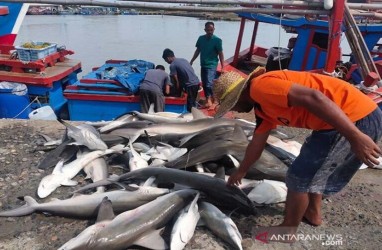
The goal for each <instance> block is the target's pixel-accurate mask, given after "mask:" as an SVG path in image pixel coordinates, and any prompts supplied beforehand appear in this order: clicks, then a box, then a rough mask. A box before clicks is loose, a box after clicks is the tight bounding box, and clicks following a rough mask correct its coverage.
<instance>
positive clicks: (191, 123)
mask: <svg viewBox="0 0 382 250" xmlns="http://www.w3.org/2000/svg"><path fill="white" fill-rule="evenodd" d="M59 122H61V123H62V124H64V125H65V126H66V132H65V134H64V136H63V139H61V140H51V139H49V140H48V139H47V141H46V142H45V143H44V146H46V147H51V148H54V149H53V150H51V151H50V152H49V153H47V154H46V156H45V157H44V158H43V159H42V160H41V161H40V163H39V166H38V167H39V168H40V169H44V170H49V169H51V168H53V171H52V172H51V174H48V175H46V176H45V177H43V178H42V179H41V181H40V183H39V186H38V187H37V196H38V197H39V198H42V199H43V198H47V197H49V196H50V195H51V194H52V193H53V192H55V190H56V189H57V188H59V187H60V186H77V185H78V182H77V181H75V179H76V178H78V175H79V173H81V172H85V173H86V178H87V179H91V181H92V182H91V183H89V184H87V185H85V186H82V187H78V188H77V190H76V191H75V192H74V194H73V193H69V192H68V196H69V195H71V196H72V197H71V198H68V199H65V200H59V199H55V200H51V201H47V202H45V203H38V202H37V201H36V200H35V199H34V198H33V197H32V196H25V197H24V198H23V200H24V201H25V205H23V206H21V207H18V208H15V209H12V210H7V211H0V217H15V216H26V215H30V214H32V213H35V212H40V213H45V214H50V215H55V216H63V217H69V218H79V219H95V218H96V222H95V224H93V225H91V226H89V227H87V228H86V229H85V230H84V231H82V232H81V233H80V234H78V235H77V236H76V237H74V238H72V239H70V240H69V241H68V242H67V243H66V244H64V245H63V246H61V247H60V248H59V249H60V250H68V249H126V248H128V247H130V246H133V245H137V246H142V247H146V248H149V249H174V250H176V249H183V248H184V247H185V246H186V245H187V243H188V242H189V241H190V239H191V238H192V237H193V235H194V232H195V230H196V228H197V227H199V226H200V227H206V228H208V229H209V230H211V232H212V233H213V234H215V235H216V236H217V237H219V238H221V239H222V240H223V241H225V242H226V243H227V244H228V245H229V246H230V248H232V249H242V245H241V240H242V237H241V234H240V232H239V230H238V228H237V226H236V225H235V223H234V221H233V220H232V219H231V218H230V216H229V215H227V213H230V212H237V213H243V214H248V215H255V214H256V209H257V208H256V207H257V206H264V205H266V204H271V203H278V202H284V201H285V198H286V192H287V190H286V186H285V183H284V182H283V181H284V179H285V174H286V171H287V168H288V165H290V164H291V163H292V162H293V160H294V159H295V157H296V156H297V155H298V153H299V149H300V147H301V145H299V144H298V143H297V142H293V141H285V140H282V139H280V136H277V135H280V133H279V134H277V133H276V136H270V139H269V141H268V145H267V148H266V150H264V153H263V154H262V156H261V158H260V160H258V161H257V162H256V163H255V164H254V165H253V166H252V168H251V170H250V171H249V173H248V174H247V176H246V178H245V179H243V181H242V184H241V185H240V186H228V185H227V184H226V180H227V178H228V177H229V174H230V173H232V171H234V170H235V169H236V168H237V167H238V166H239V165H240V162H241V161H242V160H243V157H244V153H245V149H246V147H247V145H248V143H249V140H250V139H251V136H252V133H253V130H254V128H255V124H254V123H252V122H248V121H246V120H242V119H226V118H219V119H217V118H212V117H207V116H205V115H204V114H203V113H201V112H200V111H199V110H197V109H193V110H192V112H191V113H187V114H177V113H169V112H157V113H154V112H153V110H152V108H151V109H150V111H149V113H147V114H144V113H140V112H136V111H134V112H130V113H128V114H125V115H122V116H120V117H118V118H116V119H115V120H113V121H108V122H92V123H90V122H84V123H81V124H79V125H74V124H71V123H69V122H67V121H63V120H59ZM291 142H293V143H291ZM112 163H113V164H114V165H113V166H114V167H115V166H118V168H119V169H122V171H123V173H122V174H120V175H116V174H115V173H113V169H115V168H113V167H111V164H112ZM76 176H77V177H76ZM75 177H76V178H75ZM61 189H62V188H61Z"/></svg>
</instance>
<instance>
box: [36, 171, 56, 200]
mask: <svg viewBox="0 0 382 250" xmlns="http://www.w3.org/2000/svg"><path fill="white" fill-rule="evenodd" d="M60 176H61V175H53V174H51V175H47V176H45V177H44V178H42V180H41V182H40V184H39V185H38V189H37V195H38V197H40V198H45V197H47V196H48V195H50V194H51V193H52V192H53V191H54V190H56V188H58V187H59V186H61V184H60V183H61V181H59V179H60V178H59V177H60Z"/></svg>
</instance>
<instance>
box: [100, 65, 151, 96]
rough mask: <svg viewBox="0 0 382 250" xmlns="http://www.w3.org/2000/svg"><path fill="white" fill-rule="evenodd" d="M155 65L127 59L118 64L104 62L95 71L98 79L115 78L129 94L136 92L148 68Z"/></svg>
mask: <svg viewBox="0 0 382 250" xmlns="http://www.w3.org/2000/svg"><path fill="white" fill-rule="evenodd" d="M154 67H155V65H154V64H153V63H151V62H148V61H144V60H129V61H127V62H123V63H120V64H110V65H108V64H105V65H103V66H102V67H100V68H99V69H97V70H96V71H95V74H96V77H97V78H98V79H109V80H115V81H118V82H119V83H121V84H122V85H123V86H124V87H125V88H126V89H128V90H129V91H130V92H131V94H136V93H137V92H138V90H139V85H140V83H141V82H142V80H143V78H144V77H145V73H146V71H147V70H149V69H153V68H154Z"/></svg>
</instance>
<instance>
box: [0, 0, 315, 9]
mask: <svg viewBox="0 0 382 250" xmlns="http://www.w3.org/2000/svg"><path fill="white" fill-rule="evenodd" d="M4 2H25V3H44V4H45V3H47V4H57V3H58V2H63V3H60V4H63V5H76V4H78V2H81V3H80V4H79V5H89V3H90V4H91V3H92V2H94V3H97V2H98V3H101V2H103V3H112V2H115V1H113V0H80V1H73V0H61V1H60V0H58V1H56V0H26V1H25V0H8V1H4ZM73 2H77V3H73ZM120 2H136V3H138V2H141V3H142V2H143V3H175V4H199V5H216V4H224V5H244V6H245V5H247V6H254V5H285V6H301V7H304V6H305V7H321V8H323V3H321V2H311V1H296V0H239V1H237V0H120Z"/></svg>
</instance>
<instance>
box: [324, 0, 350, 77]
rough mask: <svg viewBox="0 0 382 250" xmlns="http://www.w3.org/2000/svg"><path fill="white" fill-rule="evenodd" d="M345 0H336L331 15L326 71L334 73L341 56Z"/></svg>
mask: <svg viewBox="0 0 382 250" xmlns="http://www.w3.org/2000/svg"><path fill="white" fill-rule="evenodd" d="M344 9H345V0H336V1H334V4H333V8H332V14H331V15H329V36H328V38H329V39H328V40H329V41H328V52H327V56H326V63H325V68H324V72H325V73H327V74H333V73H334V71H335V68H336V63H337V61H339V60H340V58H341V53H342V52H341V49H340V42H341V34H342V30H341V26H342V21H343V18H344Z"/></svg>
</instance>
